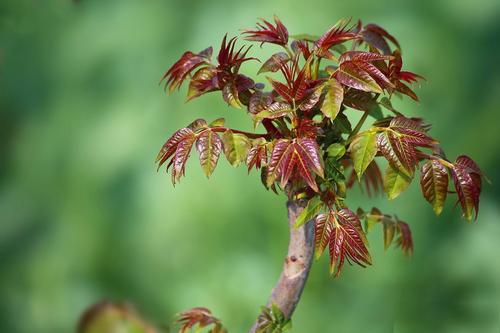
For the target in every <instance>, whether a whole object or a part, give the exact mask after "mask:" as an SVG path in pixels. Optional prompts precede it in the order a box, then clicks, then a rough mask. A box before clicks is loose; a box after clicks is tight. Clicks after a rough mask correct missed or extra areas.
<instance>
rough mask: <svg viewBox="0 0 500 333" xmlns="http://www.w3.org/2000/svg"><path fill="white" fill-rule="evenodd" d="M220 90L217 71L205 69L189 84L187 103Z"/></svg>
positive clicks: (195, 75) (196, 74) (194, 76)
mask: <svg viewBox="0 0 500 333" xmlns="http://www.w3.org/2000/svg"><path fill="white" fill-rule="evenodd" d="M218 89H219V87H218V85H217V71H216V70H215V69H214V68H213V67H203V68H201V69H199V70H198V71H197V72H196V73H195V74H194V75H193V78H192V79H191V81H190V82H189V89H188V93H187V101H190V100H192V99H194V98H196V97H199V96H201V95H203V94H206V93H208V92H211V91H215V90H218Z"/></svg>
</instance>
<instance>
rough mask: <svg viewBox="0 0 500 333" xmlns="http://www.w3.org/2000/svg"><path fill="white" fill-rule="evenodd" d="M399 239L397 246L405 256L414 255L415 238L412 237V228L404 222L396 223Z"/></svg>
mask: <svg viewBox="0 0 500 333" xmlns="http://www.w3.org/2000/svg"><path fill="white" fill-rule="evenodd" d="M396 227H397V230H398V233H399V237H398V239H397V240H396V245H397V246H398V247H400V248H401V250H402V251H403V254H404V255H407V256H409V255H411V254H412V253H413V238H412V236H411V230H410V226H409V225H408V224H407V223H405V222H402V221H398V222H397V223H396Z"/></svg>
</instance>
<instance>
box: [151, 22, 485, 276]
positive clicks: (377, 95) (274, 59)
mask: <svg viewBox="0 0 500 333" xmlns="http://www.w3.org/2000/svg"><path fill="white" fill-rule="evenodd" d="M243 36H244V39H245V40H247V41H252V42H258V43H260V44H261V45H262V44H271V45H274V47H276V48H278V49H279V50H278V52H276V53H274V54H273V55H272V56H271V57H270V58H269V59H265V60H263V61H262V66H261V68H260V69H259V71H258V73H257V74H258V75H266V80H265V83H262V82H256V81H254V79H252V78H250V77H249V76H246V75H243V74H241V73H240V71H241V66H242V64H243V63H245V62H247V61H260V60H258V59H256V58H253V57H249V56H248V53H249V51H250V47H246V46H241V47H239V48H238V47H236V43H237V38H236V37H234V38H231V39H229V40H228V38H227V36H225V37H224V38H223V40H222V43H221V46H220V49H219V52H218V55H217V58H216V61H212V53H213V49H212V48H211V47H209V48H207V49H205V50H203V51H201V52H199V53H193V52H186V53H184V54H183V55H182V57H181V58H180V59H179V60H178V61H177V62H176V63H175V64H174V65H173V66H172V67H171V68H170V69H169V70H168V71H167V72H166V73H165V75H164V77H163V79H164V80H165V88H166V89H168V90H170V91H172V90H174V89H175V88H179V87H180V86H181V85H182V83H183V82H184V81H185V80H188V79H189V88H188V93H187V99H188V100H192V99H194V98H197V97H200V96H202V95H204V94H206V93H212V92H220V93H221V95H222V98H223V100H224V101H225V102H226V103H227V104H228V105H229V106H231V107H234V108H238V109H244V110H245V111H246V113H247V114H248V116H249V118H250V120H251V121H252V123H253V124H254V127H255V128H262V129H264V130H265V132H264V133H249V132H245V131H240V130H236V129H232V128H229V127H226V125H225V123H224V121H223V119H218V120H215V121H214V122H212V123H208V122H207V121H205V120H203V119H198V120H196V121H194V122H193V123H191V124H190V125H188V126H187V127H185V128H182V129H180V130H178V131H177V132H175V133H174V134H173V135H172V136H171V137H170V138H169V139H168V140H167V141H166V143H165V144H164V145H163V147H162V148H161V150H160V153H159V154H158V158H157V162H158V166H159V167H160V166H162V165H164V164H165V165H166V169H167V170H171V174H172V181H173V183H174V184H175V183H177V182H178V181H179V180H180V178H181V176H183V175H184V174H185V166H186V161H187V160H188V158H189V156H190V153H191V151H192V149H193V147H195V148H196V151H197V152H198V155H199V160H200V165H201V167H202V169H203V171H204V173H205V174H206V175H207V176H210V175H211V174H212V172H213V171H214V169H215V168H216V165H217V163H218V160H219V157H220V155H221V154H222V153H223V154H224V156H225V157H226V159H227V160H228V161H229V163H230V164H231V165H234V166H238V165H240V164H246V165H247V167H248V171H249V172H250V171H251V170H252V169H257V170H259V171H260V174H261V177H260V178H261V180H262V183H263V185H264V186H265V187H266V188H267V189H271V190H273V191H275V192H277V193H278V192H279V191H284V192H285V193H286V194H287V195H288V197H289V198H290V199H299V198H305V199H307V200H308V205H307V207H306V208H305V209H304V211H303V212H302V214H301V215H300V216H299V218H298V219H297V223H296V225H297V227H300V226H301V225H303V224H304V223H308V221H313V222H311V223H314V226H315V237H316V239H315V247H316V256H317V257H319V256H320V255H321V254H322V253H323V252H324V250H325V249H326V248H328V249H329V251H328V252H329V256H330V268H331V272H332V273H334V274H335V275H339V274H340V272H341V271H342V268H343V266H344V263H345V261H347V262H349V263H356V264H359V265H361V266H366V265H370V264H371V257H370V254H369V252H368V249H367V242H366V232H367V230H366V225H372V224H373V223H375V222H377V223H381V224H382V225H383V228H384V237H385V244H386V246H388V245H390V244H391V243H392V242H393V239H396V244H397V245H399V246H400V247H401V249H402V250H403V252H404V253H411V252H412V249H413V241H412V239H411V232H410V229H409V227H408V225H407V224H406V223H405V222H402V221H400V220H399V219H397V218H392V217H390V216H388V215H384V214H381V213H380V214H378V213H376V211H374V210H372V211H371V212H370V213H364V212H363V211H361V210H358V211H356V212H354V211H353V210H351V209H349V207H347V205H346V201H345V200H346V198H347V192H348V190H349V189H350V188H352V186H353V185H354V184H355V183H356V182H358V183H359V184H360V186H361V187H362V188H363V189H364V190H365V191H366V192H367V193H368V194H369V195H371V194H375V193H377V192H380V191H384V192H385V193H386V194H387V196H388V198H389V199H395V198H396V197H398V196H399V195H400V194H401V193H402V192H403V191H404V190H405V189H406V188H407V187H408V186H409V184H410V183H411V181H412V180H413V179H414V178H415V174H416V173H417V171H418V170H420V185H421V188H422V193H423V196H424V198H425V200H427V201H428V202H429V203H430V204H431V205H432V208H433V209H434V211H435V212H436V213H437V214H439V213H441V211H442V209H443V206H444V203H445V199H446V197H447V196H448V194H449V193H450V192H452V191H450V190H449V187H450V183H453V186H454V189H455V190H454V192H455V193H456V194H457V199H458V202H459V203H460V207H461V209H462V213H463V216H464V217H465V218H466V219H467V220H469V221H470V220H472V219H473V218H474V217H477V213H478V210H479V196H480V192H481V186H482V178H483V174H482V172H481V170H480V169H479V167H478V166H477V164H476V163H475V162H474V161H473V160H472V159H471V158H469V157H467V156H464V155H463V156H459V157H458V158H457V159H456V160H455V161H454V162H451V161H450V160H448V159H447V157H446V155H445V154H444V152H443V150H442V149H441V147H440V146H439V143H438V141H437V140H436V139H434V138H433V137H432V136H431V135H430V134H429V130H430V126H429V125H427V124H426V123H425V122H424V121H423V120H422V119H420V118H411V117H407V116H405V115H404V114H403V113H401V112H400V111H398V110H396V109H395V108H394V107H393V105H392V99H393V98H394V96H397V97H404V96H407V97H409V98H411V99H412V100H415V101H418V96H417V95H416V93H415V92H414V91H413V88H412V84H414V83H415V82H417V81H420V80H423V77H421V76H420V75H417V74H415V73H413V72H410V71H407V70H404V69H403V59H402V53H401V47H400V44H399V42H398V41H397V40H396V38H395V37H394V36H392V35H391V34H390V33H389V32H387V31H386V30H385V29H383V28H382V27H380V26H378V25H375V24H367V25H364V24H362V22H361V21H358V22H357V23H351V22H350V20H340V21H339V22H337V23H336V24H335V25H333V26H332V27H331V28H330V29H328V30H327V31H326V32H325V33H324V34H322V35H320V36H313V35H309V34H299V35H289V33H288V29H287V28H286V27H285V25H284V24H283V23H282V22H281V21H280V20H279V19H278V18H277V17H274V23H272V22H270V21H266V20H262V22H260V23H258V24H257V27H256V28H253V29H246V30H244V31H243ZM266 88H267V89H266ZM356 113H357V114H359V115H360V116H359V117H357V118H359V121H358V122H357V123H355V124H354V123H352V118H353V117H352V115H354V114H356ZM370 118H371V119H372V120H371V125H368V124H369V123H368V122H367V120H368V119H370ZM380 159H382V160H384V161H385V162H382V163H383V164H384V165H387V167H386V169H385V172H382V171H381V169H380V166H379V162H380ZM450 178H451V179H452V182H450V181H449V179H450ZM362 219H365V220H368V221H371V222H370V223H367V224H366V223H365V227H364V228H363V225H362V223H361V220H362Z"/></svg>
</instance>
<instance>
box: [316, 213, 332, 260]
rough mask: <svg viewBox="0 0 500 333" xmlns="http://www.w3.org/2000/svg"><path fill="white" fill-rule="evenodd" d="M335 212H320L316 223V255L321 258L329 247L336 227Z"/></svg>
mask: <svg viewBox="0 0 500 333" xmlns="http://www.w3.org/2000/svg"><path fill="white" fill-rule="evenodd" d="M334 218H335V216H334V215H333V214H320V215H318V216H317V217H316V220H315V223H314V255H315V257H316V259H319V258H320V257H321V255H322V254H323V252H325V249H326V248H327V246H328V244H329V242H330V238H331V235H332V230H333V228H334V221H333V219H334Z"/></svg>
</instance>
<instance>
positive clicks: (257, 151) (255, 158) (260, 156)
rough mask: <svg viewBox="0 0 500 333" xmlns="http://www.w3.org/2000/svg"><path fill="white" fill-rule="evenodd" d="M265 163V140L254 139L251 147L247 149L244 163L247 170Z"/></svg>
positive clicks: (258, 167)
mask: <svg viewBox="0 0 500 333" xmlns="http://www.w3.org/2000/svg"><path fill="white" fill-rule="evenodd" d="M266 163H267V146H266V140H264V139H257V140H254V143H253V146H252V148H250V150H249V151H248V155H247V158H246V164H247V166H248V172H250V170H251V169H252V168H253V167H254V166H255V168H257V169H260V168H261V166H262V165H264V164H266Z"/></svg>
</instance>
